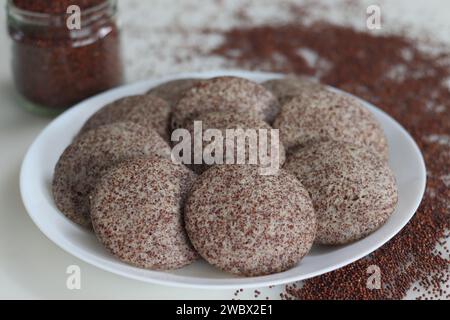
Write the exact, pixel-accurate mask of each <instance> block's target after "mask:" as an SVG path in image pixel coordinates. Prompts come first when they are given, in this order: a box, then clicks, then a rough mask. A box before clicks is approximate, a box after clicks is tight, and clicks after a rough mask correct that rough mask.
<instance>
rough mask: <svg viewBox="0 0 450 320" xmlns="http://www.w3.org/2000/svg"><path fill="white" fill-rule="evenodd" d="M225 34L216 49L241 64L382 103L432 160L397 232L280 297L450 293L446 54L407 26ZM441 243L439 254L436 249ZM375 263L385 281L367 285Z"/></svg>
mask: <svg viewBox="0 0 450 320" xmlns="http://www.w3.org/2000/svg"><path fill="white" fill-rule="evenodd" d="M223 36H224V38H225V40H224V42H223V44H221V45H220V46H219V47H217V48H216V49H214V50H213V51H212V52H211V54H213V55H220V56H222V57H225V58H227V59H228V61H230V62H232V63H234V64H235V66H237V67H242V68H249V69H258V70H261V69H265V70H267V71H277V72H284V73H293V74H299V75H300V74H302V75H303V74H307V75H313V76H316V77H318V78H320V80H321V81H322V82H324V83H327V84H330V85H332V86H335V87H338V88H341V89H343V90H345V91H348V92H351V93H353V94H355V95H357V96H359V97H361V98H363V99H365V100H367V101H370V102H372V103H374V104H375V105H377V106H379V107H380V108H382V109H383V110H385V111H386V112H388V113H389V114H390V115H391V116H393V117H394V118H395V119H397V120H398V121H399V122H400V123H401V124H402V125H403V126H405V128H406V129H407V130H408V131H409V132H410V133H411V134H412V136H413V137H414V138H415V140H416V141H417V143H418V144H419V146H420V148H421V150H422V152H423V153H424V157H425V161H426V163H427V169H428V186H427V191H426V195H425V198H424V200H423V202H422V204H421V206H420V208H419V210H418V211H417V213H416V215H415V217H414V218H413V219H412V220H411V222H410V223H409V224H408V225H407V226H406V227H405V228H404V229H403V230H402V231H401V232H400V233H399V234H398V235H397V236H396V237H395V238H394V239H393V240H391V241H390V242H389V243H387V244H386V245H385V246H383V247H382V248H380V249H379V250H377V251H376V252H374V253H373V254H371V255H370V256H368V257H366V258H364V259H362V260H360V261H357V262H355V263H353V264H351V265H349V266H347V267H345V268H342V269H339V270H337V271H334V272H331V273H328V274H325V275H322V276H319V277H317V278H314V279H311V280H308V281H306V282H305V283H304V284H303V286H296V285H295V284H294V285H289V286H287V287H286V292H285V293H284V294H281V297H282V298H283V299H400V298H404V297H405V295H406V294H407V292H408V290H409V289H411V288H413V287H414V286H415V285H417V287H416V289H415V291H416V293H418V298H419V299H425V298H427V297H434V298H441V299H448V298H450V295H449V293H448V292H449V290H448V283H449V281H450V276H449V274H450V273H449V266H450V260H449V257H448V252H449V248H448V246H447V245H446V244H445V243H446V241H444V240H445V239H448V236H449V235H448V231H447V230H448V229H449V227H450V216H449V208H450V200H449V199H450V189H449V186H448V175H449V172H450V156H449V155H450V152H449V147H450V146H449V142H448V137H449V135H450V90H449V86H448V85H449V84H448V83H446V81H447V79H449V78H450V65H449V61H450V54H449V53H447V52H445V53H442V52H440V53H439V52H437V53H433V54H430V53H425V52H423V51H421V50H420V49H418V43H417V41H415V40H412V39H409V38H407V37H405V36H402V35H388V36H376V35H374V34H371V33H367V32H360V31H356V30H354V29H352V28H349V27H342V26H336V25H332V24H329V23H316V24H313V25H310V26H305V25H302V24H297V23H292V24H286V25H280V26H276V25H262V26H256V27H248V28H235V29H232V30H229V31H227V32H225V33H223ZM305 48H306V49H308V50H311V51H312V52H315V53H316V54H317V59H316V63H315V64H314V65H309V64H308V61H307V60H306V59H305V58H304V57H303V56H302V55H301V54H299V50H300V49H305ZM446 137H447V138H446ZM439 243H441V245H442V246H443V249H441V250H440V252H442V253H443V255H440V254H437V252H436V246H437V245H438V244H439ZM371 265H377V266H379V267H380V268H381V272H382V273H381V276H382V288H381V289H380V290H370V289H368V288H367V286H366V282H367V279H368V275H367V268H368V267H369V266H371ZM419 288H421V289H420V290H419Z"/></svg>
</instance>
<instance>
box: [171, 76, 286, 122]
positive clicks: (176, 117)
mask: <svg viewBox="0 0 450 320" xmlns="http://www.w3.org/2000/svg"><path fill="white" fill-rule="evenodd" d="M277 110H278V102H277V99H276V97H275V96H274V95H273V94H272V93H271V92H270V91H269V90H267V89H265V88H264V87H263V86H261V85H260V84H258V83H255V82H252V81H250V80H247V79H243V78H237V77H218V78H213V79H209V80H203V81H199V82H198V83H197V84H196V85H195V86H193V87H192V88H191V89H189V90H187V91H186V92H185V94H184V95H183V97H182V98H181V99H180V101H178V103H177V104H176V105H175V107H174V109H173V111H172V128H174V129H175V128H180V127H182V126H183V125H184V123H185V122H186V121H192V120H195V119H196V118H197V117H198V116H199V115H200V114H202V113H208V112H212V111H233V112H237V113H242V112H246V113H250V114H252V115H254V116H256V117H259V118H260V119H262V120H264V121H267V122H268V123H271V122H272V121H273V119H274V118H275V115H276V113H277Z"/></svg>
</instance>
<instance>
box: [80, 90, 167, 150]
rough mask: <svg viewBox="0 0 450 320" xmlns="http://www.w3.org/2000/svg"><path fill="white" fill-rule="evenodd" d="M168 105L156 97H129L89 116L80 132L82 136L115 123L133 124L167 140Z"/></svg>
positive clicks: (150, 95) (149, 95) (148, 95)
mask: <svg viewBox="0 0 450 320" xmlns="http://www.w3.org/2000/svg"><path fill="white" fill-rule="evenodd" d="M169 120H170V107H169V104H168V103H167V102H166V101H165V100H163V99H161V98H159V97H158V96H156V95H152V94H145V95H137V96H129V97H125V98H121V99H119V100H117V101H114V102H112V103H110V104H108V105H106V106H104V107H103V108H102V109H100V110H99V111H97V112H96V113H95V114H94V115H93V116H91V117H90V118H89V119H88V120H87V122H86V123H85V124H84V126H83V128H82V129H81V131H80V134H83V133H85V132H87V131H89V130H92V129H95V128H98V127H100V126H103V125H106V124H111V123H116V122H135V123H138V124H140V125H142V126H145V127H150V128H153V129H155V130H156V131H157V132H158V133H159V134H160V135H161V137H163V138H164V139H165V140H166V141H167V140H168V139H169Z"/></svg>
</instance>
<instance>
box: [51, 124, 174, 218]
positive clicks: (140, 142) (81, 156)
mask: <svg viewBox="0 0 450 320" xmlns="http://www.w3.org/2000/svg"><path fill="white" fill-rule="evenodd" d="M151 155H157V156H160V157H164V158H168V159H170V157H171V150H170V147H169V146H168V144H167V143H166V142H165V141H164V140H163V139H162V138H161V137H160V136H159V134H158V133H157V132H156V131H154V130H153V129H150V128H146V127H142V126H140V125H138V124H136V123H133V122H119V123H114V124H110V125H105V126H101V127H99V128H96V129H93V130H90V131H88V132H86V133H85V134H83V135H81V136H79V137H78V138H77V139H76V140H75V141H74V142H73V143H72V144H71V145H70V146H68V147H67V148H66V150H65V151H64V152H63V154H62V155H61V157H60V158H59V160H58V163H57V164H56V168H55V172H54V176H53V184H52V189H53V197H54V200H55V203H56V206H57V207H58V209H59V210H61V212H62V213H64V215H66V216H67V217H68V218H69V219H70V220H72V221H73V222H75V223H77V224H80V225H82V226H85V227H90V226H91V219H90V210H89V195H90V193H91V191H92V189H93V188H94V187H95V185H96V183H97V182H98V179H99V178H100V177H101V175H102V174H104V173H105V172H106V171H107V170H108V169H109V168H110V167H113V166H115V165H117V164H119V163H120V162H122V161H124V160H128V159H134V158H141V157H148V156H151Z"/></svg>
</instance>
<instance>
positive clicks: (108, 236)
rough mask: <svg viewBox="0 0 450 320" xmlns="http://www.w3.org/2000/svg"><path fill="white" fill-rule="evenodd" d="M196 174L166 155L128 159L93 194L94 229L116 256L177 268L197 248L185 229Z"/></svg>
mask: <svg viewBox="0 0 450 320" xmlns="http://www.w3.org/2000/svg"><path fill="white" fill-rule="evenodd" d="M194 179H195V174H194V173H192V172H191V171H190V170H188V169H187V168H186V167H184V166H181V165H176V164H173V163H172V162H171V161H170V160H167V159H162V158H148V159H138V160H130V161H125V162H123V163H122V164H121V165H119V166H118V167H115V168H114V169H112V170H110V171H109V172H108V173H107V174H106V175H104V176H103V177H102V178H101V179H100V181H99V183H98V184H97V186H96V188H95V190H94V192H93V193H92V197H91V216H92V224H93V226H94V231H95V233H96V235H97V237H98V239H99V240H100V241H101V242H102V244H103V245H104V246H105V247H106V248H107V249H108V250H109V251H111V252H112V253H113V254H114V255H115V256H116V257H118V258H119V259H121V260H122V261H124V262H127V263H129V264H132V265H134V266H137V267H141V268H146V269H151V270H171V269H177V268H181V267H183V266H185V265H188V264H190V263H191V262H193V261H194V260H195V259H196V258H197V257H198V255H197V253H196V252H195V250H194V249H193V247H192V245H191V244H190V242H189V239H188V237H187V235H186V232H185V230H184V221H183V207H184V202H185V198H186V193H187V191H188V190H189V189H190V187H191V184H192V182H193V181H194Z"/></svg>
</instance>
